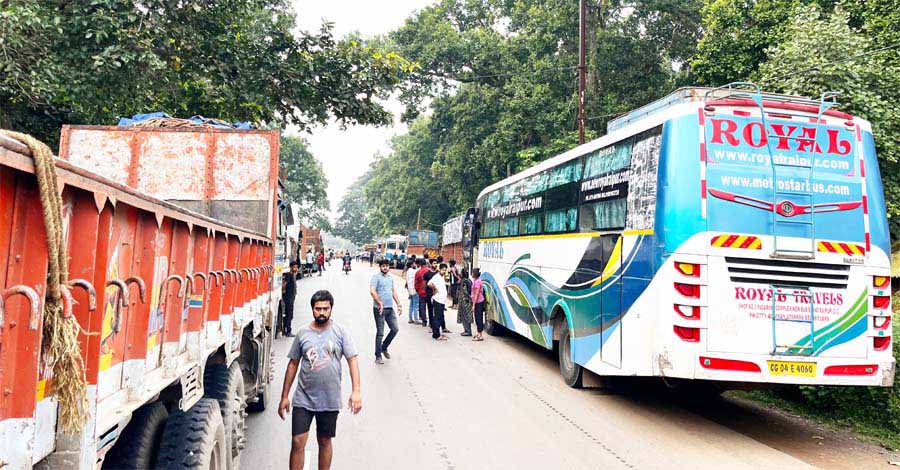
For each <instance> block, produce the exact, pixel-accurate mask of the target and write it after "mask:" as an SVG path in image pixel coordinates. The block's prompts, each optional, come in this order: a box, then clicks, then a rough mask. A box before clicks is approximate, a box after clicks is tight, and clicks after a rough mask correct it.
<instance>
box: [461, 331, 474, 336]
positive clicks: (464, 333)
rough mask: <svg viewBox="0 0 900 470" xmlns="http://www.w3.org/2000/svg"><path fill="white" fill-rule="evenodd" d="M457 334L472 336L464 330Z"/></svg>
mask: <svg viewBox="0 0 900 470" xmlns="http://www.w3.org/2000/svg"><path fill="white" fill-rule="evenodd" d="M459 335H460V336H472V333H466V332H465V331H463V332H462V333H460V334H459Z"/></svg>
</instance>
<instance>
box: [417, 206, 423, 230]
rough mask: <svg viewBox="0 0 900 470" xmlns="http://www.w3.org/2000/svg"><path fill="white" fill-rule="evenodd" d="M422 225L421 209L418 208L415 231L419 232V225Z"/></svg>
mask: <svg viewBox="0 0 900 470" xmlns="http://www.w3.org/2000/svg"><path fill="white" fill-rule="evenodd" d="M421 224H422V208H421V207H420V208H419V217H418V218H416V230H419V225H421Z"/></svg>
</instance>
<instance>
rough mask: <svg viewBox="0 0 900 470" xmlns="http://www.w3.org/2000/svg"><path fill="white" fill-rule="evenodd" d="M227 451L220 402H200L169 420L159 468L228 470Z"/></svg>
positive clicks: (171, 416)
mask: <svg viewBox="0 0 900 470" xmlns="http://www.w3.org/2000/svg"><path fill="white" fill-rule="evenodd" d="M227 452H228V448H227V447H226V441H225V423H224V422H223V421H222V413H221V411H219V402H217V401H216V400H213V399H211V398H201V399H200V401H198V402H197V403H196V404H195V405H194V406H192V407H191V409H189V410H187V411H176V412H174V413H172V414H171V415H170V416H169V419H168V420H166V427H165V429H164V430H163V438H162V442H161V443H160V446H159V457H158V458H157V461H156V468H157V469H159V470H197V469H204V470H206V469H209V470H225V469H226V455H227Z"/></svg>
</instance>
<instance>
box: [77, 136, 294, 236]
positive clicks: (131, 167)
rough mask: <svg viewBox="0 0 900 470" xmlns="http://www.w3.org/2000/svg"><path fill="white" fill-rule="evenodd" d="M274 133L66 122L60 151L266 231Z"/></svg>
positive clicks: (120, 179) (269, 229)
mask: <svg viewBox="0 0 900 470" xmlns="http://www.w3.org/2000/svg"><path fill="white" fill-rule="evenodd" d="M279 135H280V134H279V132H278V131H261V130H222V129H170V128H162V129H160V128H129V127H102V126H64V127H63V133H62V136H61V137H62V138H61V140H62V141H61V144H60V158H63V159H65V160H68V161H69V162H71V163H73V164H74V165H76V166H79V167H81V168H84V169H87V170H89V171H91V172H94V173H96V174H98V175H100V176H103V177H105V178H109V179H111V180H113V181H115V182H117V183H120V184H125V185H128V186H129V187H132V188H135V189H137V190H139V191H140V192H142V193H145V194H149V195H151V196H153V197H156V198H159V199H164V200H168V201H172V202H174V203H176V204H180V205H181V206H183V207H186V208H188V209H190V210H192V211H196V212H199V213H201V214H204V215H207V216H209V217H212V218H215V219H217V220H222V221H225V222H227V223H230V224H234V225H237V226H239V227H243V228H247V229H250V230H254V231H257V232H260V233H265V234H267V235H268V236H270V237H272V236H273V234H274V232H273V230H274V219H273V217H274V216H275V207H276V200H275V194H276V187H277V180H278V149H279V141H278V139H279ZM232 206H234V207H232Z"/></svg>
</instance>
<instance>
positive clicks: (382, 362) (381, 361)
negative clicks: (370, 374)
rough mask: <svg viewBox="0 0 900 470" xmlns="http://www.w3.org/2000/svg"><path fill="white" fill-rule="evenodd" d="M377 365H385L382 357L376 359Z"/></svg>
mask: <svg viewBox="0 0 900 470" xmlns="http://www.w3.org/2000/svg"><path fill="white" fill-rule="evenodd" d="M375 364H384V361H383V360H381V358H380V357H376V358H375Z"/></svg>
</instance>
